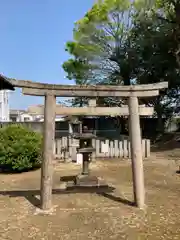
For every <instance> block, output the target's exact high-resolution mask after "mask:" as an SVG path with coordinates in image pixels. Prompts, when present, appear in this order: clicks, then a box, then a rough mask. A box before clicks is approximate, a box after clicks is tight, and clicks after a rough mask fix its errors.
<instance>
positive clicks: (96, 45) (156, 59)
mask: <svg viewBox="0 0 180 240" xmlns="http://www.w3.org/2000/svg"><path fill="white" fill-rule="evenodd" d="M67 51H68V52H69V53H70V54H71V56H72V58H71V59H70V60H69V61H67V62H65V63H64V65H63V67H64V70H65V71H66V72H67V77H68V78H69V79H74V80H75V81H76V84H108V85H130V84H131V83H132V81H133V82H134V83H135V84H148V83H157V82H161V81H168V82H169V89H168V90H166V91H165V92H164V93H163V94H161V95H160V96H159V97H157V98H153V99H150V98H149V99H145V100H141V103H143V104H146V105H149V106H153V107H154V108H155V114H156V116H158V119H159V120H160V121H159V123H160V126H161V125H162V121H161V119H162V117H166V118H171V116H172V114H173V113H174V112H175V109H176V108H177V106H178V105H179V103H180V95H179V93H180V91H179V90H180V1H178V0H150V1H146V0H135V1H128V0H99V1H97V2H96V3H95V4H94V5H93V6H92V8H91V9H90V10H89V11H88V12H87V13H86V14H85V16H84V17H83V18H82V19H80V20H79V21H77V23H76V24H75V28H74V39H73V41H72V42H68V43H67ZM79 100H80V102H81V104H82V102H83V101H84V100H85V99H82V98H81V99H79V98H76V99H75V100H74V101H73V103H74V104H76V103H79ZM98 101H99V103H100V104H101V105H108V106H113V105H115V106H119V105H121V104H122V103H124V102H123V100H119V99H116V98H113V99H112V98H104V99H98ZM84 103H85V101H84Z"/></svg>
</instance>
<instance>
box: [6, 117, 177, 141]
mask: <svg viewBox="0 0 180 240" xmlns="http://www.w3.org/2000/svg"><path fill="white" fill-rule="evenodd" d="M84 122H85V124H86V125H88V126H89V128H90V129H95V130H96V131H95V132H96V135H97V136H99V137H102V138H105V139H110V140H113V139H119V140H121V139H124V138H125V137H127V136H128V128H127V127H128V119H127V118H126V119H121V120H116V119H115V118H103V117H102V118H99V119H90V118H89V119H85V120H84ZM140 122H141V129H142V137H143V138H147V139H151V138H152V137H153V135H155V133H156V129H157V126H158V119H156V118H141V119H140ZM4 124H17V123H13V122H11V123H1V125H4ZM18 124H23V125H25V126H29V127H30V128H32V129H33V130H34V131H37V132H41V133H43V125H44V123H43V122H19V123H18ZM178 127H179V126H178V124H176V123H173V124H170V125H169V126H168V128H167V131H169V132H172V131H176V130H177V129H178ZM68 129H69V128H68V122H62V121H59V122H56V125H55V138H60V137H63V136H67V135H68ZM127 138H128V137H127Z"/></svg>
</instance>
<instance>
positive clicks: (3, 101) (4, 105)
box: [0, 90, 9, 122]
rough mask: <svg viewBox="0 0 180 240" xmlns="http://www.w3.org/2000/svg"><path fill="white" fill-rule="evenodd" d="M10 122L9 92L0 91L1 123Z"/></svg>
mask: <svg viewBox="0 0 180 240" xmlns="http://www.w3.org/2000/svg"><path fill="white" fill-rule="evenodd" d="M8 121H9V90H1V91H0V122H8Z"/></svg>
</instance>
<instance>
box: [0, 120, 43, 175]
mask: <svg viewBox="0 0 180 240" xmlns="http://www.w3.org/2000/svg"><path fill="white" fill-rule="evenodd" d="M41 159H42V136H41V135H40V134H39V133H36V132H33V131H32V130H31V129H30V128H27V127H25V126H23V125H18V124H10V125H7V126H4V127H2V128H1V129H0V168H1V170H2V171H6V172H13V171H14V172H22V171H28V170H31V169H34V168H37V167H39V166H40V163H41Z"/></svg>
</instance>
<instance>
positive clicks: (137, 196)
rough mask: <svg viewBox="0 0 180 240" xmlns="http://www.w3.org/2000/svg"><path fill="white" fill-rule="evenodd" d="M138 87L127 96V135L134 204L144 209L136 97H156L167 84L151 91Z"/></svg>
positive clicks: (139, 130)
mask: <svg viewBox="0 0 180 240" xmlns="http://www.w3.org/2000/svg"><path fill="white" fill-rule="evenodd" d="M139 86H140V88H141V91H140V92H136V91H134V92H133V91H132V92H131V93H130V95H129V101H128V106H129V135H130V140H131V159H132V176H133V191H134V203H135V205H136V206H137V207H138V208H140V209H144V207H145V187H144V169H143V156H142V140H141V128H140V118H139V103H138V97H150V96H157V95H159V90H160V89H163V88H167V86H168V83H162V84H161V83H159V84H158V86H157V84H155V86H154V88H151V89H148V85H139ZM151 87H152V86H151Z"/></svg>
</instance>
